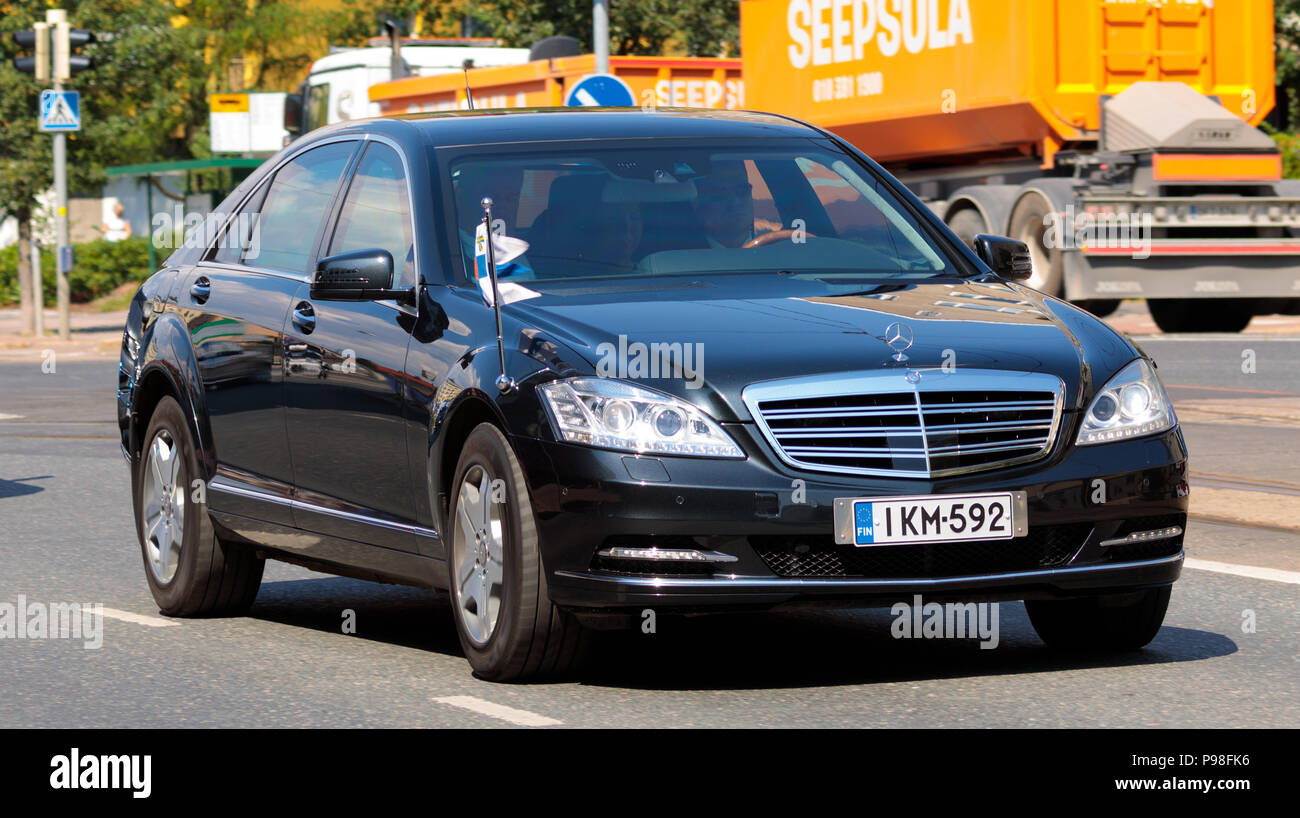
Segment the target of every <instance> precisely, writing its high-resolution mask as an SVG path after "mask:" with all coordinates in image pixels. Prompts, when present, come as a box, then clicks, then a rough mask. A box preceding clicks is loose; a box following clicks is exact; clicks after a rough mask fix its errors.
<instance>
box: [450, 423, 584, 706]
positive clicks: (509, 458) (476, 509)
mask: <svg viewBox="0 0 1300 818" xmlns="http://www.w3.org/2000/svg"><path fill="white" fill-rule="evenodd" d="M496 481H501V482H500V483H498V482H496ZM494 487H496V488H494ZM501 488H504V493H503V494H501V495H496V496H497V497H499V498H500V500H501V501H499V502H493V499H494V494H495V492H496V491H499V490H500V489H501ZM446 528H447V530H449V531H451V532H452V537H451V540H450V542H449V544H448V570H449V579H450V581H451V582H450V585H451V608H452V615H453V617H454V618H455V620H456V632H457V634H458V635H459V636H460V644H461V647H462V648H464V650H465V657H466V658H467V659H468V660H469V663H470V665H471V666H472V667H473V668H474V673H475V674H476V675H478V676H479V677H480V678H483V679H486V680H488V681H493V682H517V681H524V680H527V679H533V678H539V677H560V676H564V675H566V674H567V673H569V672H570V671H572V670H573V669H574V668H575V667H576V666H577V665H578V664H579V662H580V660H581V656H582V652H583V647H584V643H585V641H586V639H585V636H586V634H585V633H584V631H583V628H582V625H581V623H579V622H578V620H577V619H576V618H575V617H574V616H573V615H572V614H570V613H568V612H566V611H563V610H560V609H559V608H557V607H556V606H555V605H554V604H552V602H551V599H550V596H549V594H548V593H547V588H546V573H545V569H544V568H543V565H542V555H541V550H540V544H539V537H538V534H537V523H536V520H535V518H534V517H533V506H532V502H531V501H530V499H529V496H528V487H527V485H526V484H525V482H524V475H523V470H522V469H521V468H520V466H519V461H518V459H516V458H515V454H514V451H513V450H512V449H511V448H510V444H509V442H508V441H507V440H506V438H505V435H503V434H502V433H501V431H500V430H499V429H497V427H496V426H494V425H492V424H491V423H481V424H479V425H478V426H477V427H475V429H474V430H473V431H472V432H470V435H469V437H468V438H467V439H466V440H465V446H464V448H463V449H462V450H461V455H460V461H459V462H458V463H457V465H456V477H455V479H454V480H453V481H452V493H451V508H450V515H449V518H448V525H447V527H446ZM480 597H481V598H482V603H483V604H480V599H479V598H480Z"/></svg>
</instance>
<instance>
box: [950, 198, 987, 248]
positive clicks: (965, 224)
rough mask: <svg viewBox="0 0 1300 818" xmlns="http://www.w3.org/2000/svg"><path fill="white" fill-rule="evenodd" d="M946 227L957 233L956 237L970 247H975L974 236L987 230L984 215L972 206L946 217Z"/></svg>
mask: <svg viewBox="0 0 1300 818" xmlns="http://www.w3.org/2000/svg"><path fill="white" fill-rule="evenodd" d="M948 229H949V230H951V231H952V232H954V233H956V234H957V238H959V239H961V240H962V243H963V244H965V245H966V246H967V247H970V248H971V249H974V248H975V237H976V236H978V235H979V234H980V233H987V232H989V226H988V225H987V224H985V222H984V217H983V216H981V215H980V212H979V211H978V210H976V209H975V208H973V207H967V208H963V209H961V210H958V211H957V212H956V213H954V214H953V215H952V216H949V217H948Z"/></svg>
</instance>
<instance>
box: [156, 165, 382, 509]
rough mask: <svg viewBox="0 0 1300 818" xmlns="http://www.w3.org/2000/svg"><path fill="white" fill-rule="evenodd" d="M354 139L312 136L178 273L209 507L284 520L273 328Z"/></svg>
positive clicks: (279, 363)
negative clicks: (201, 408) (201, 421)
mask: <svg viewBox="0 0 1300 818" xmlns="http://www.w3.org/2000/svg"><path fill="white" fill-rule="evenodd" d="M357 144H358V143H357V141H356V140H350V141H343V142H333V143H329V144H325V145H321V146H319V147H315V148H312V149H309V150H307V151H304V152H303V153H300V154H298V155H296V156H295V157H293V158H291V159H290V160H289V161H287V162H285V163H284V164H283V165H281V166H280V167H279V168H278V169H276V170H275V172H274V173H273V174H271V175H269V176H268V180H267V182H265V183H263V184H262V185H261V187H259V189H258V190H257V191H256V192H254V193H253V194H252V196H250V198H249V199H248V200H247V201H246V202H245V203H244V205H243V206H242V207H241V209H240V210H239V211H238V212H237V213H236V214H235V217H234V218H233V219H232V220H231V221H230V222H229V225H228V227H227V229H226V230H225V231H224V232H223V233H222V235H221V237H220V238H219V239H218V240H217V242H216V243H215V244H214V245H213V246H212V247H210V248H209V249H208V251H207V253H206V254H205V257H204V259H203V260H201V261H200V262H199V263H198V264H196V265H195V266H194V268H192V269H191V270H190V271H189V272H188V273H187V274H186V275H185V276H184V277H183V278H182V280H181V281H180V282H179V285H180V286H179V287H178V288H177V291H176V301H177V308H178V309H179V310H180V312H181V314H182V315H183V316H184V317H185V321H186V324H187V326H188V328H189V332H190V338H191V343H192V346H193V348H194V355H195V363H196V366H197V369H198V375H199V379H200V381H201V383H202V385H203V394H204V403H205V406H206V408H207V415H208V421H209V424H210V428H211V433H212V441H213V450H214V452H215V457H216V461H217V462H216V476H215V478H214V479H213V480H212V482H211V483H210V488H211V489H212V490H211V491H210V492H209V504H210V507H211V509H212V511H214V512H217V513H223V512H224V513H227V514H233V515H238V516H242V517H248V518H252V519H257V520H264V521H268V522H273V523H280V524H283V525H292V524H293V520H292V513H291V511H290V508H289V502H290V500H291V488H292V484H293V469H292V466H291V464H290V460H289V447H288V446H287V445H286V444H285V435H284V422H285V418H284V400H285V395H284V367H283V352H282V345H283V334H282V333H283V328H284V325H285V321H286V318H287V316H288V313H289V308H290V306H291V304H292V303H293V297H294V295H295V294H296V293H297V291H298V289H299V288H300V287H302V286H304V282H305V281H306V268H307V257H308V255H309V252H310V250H311V247H312V242H313V241H314V239H315V238H316V236H317V235H318V234H319V232H320V230H321V229H322V227H323V225H324V222H325V217H326V215H327V213H328V212H329V205H330V203H331V201H332V199H333V196H334V191H335V188H336V187H337V186H338V183H339V180H340V178H341V177H342V175H343V171H344V169H345V168H346V166H347V162H348V159H349V157H350V156H351V155H352V153H353V151H354V150H355V149H356V147H357ZM304 235H305V236H306V237H307V238H306V240H305V241H304V240H303V238H302V237H303V236H304Z"/></svg>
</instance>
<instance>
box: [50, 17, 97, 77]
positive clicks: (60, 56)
mask: <svg viewBox="0 0 1300 818" xmlns="http://www.w3.org/2000/svg"><path fill="white" fill-rule="evenodd" d="M94 41H95V35H94V33H92V32H89V31H85V30H83V29H80V28H73V27H72V26H71V25H70V24H69V23H67V22H62V23H56V24H55V25H54V65H53V69H54V79H55V80H57V81H63V80H69V79H72V75H73V74H79V73H81V72H82V71H85V70H86V69H87V68H90V57H87V56H85V55H84V54H76V53H74V52H75V51H76V50H77V49H79V48H82V47H83V46H85V45H87V44H88V43H92V42H94Z"/></svg>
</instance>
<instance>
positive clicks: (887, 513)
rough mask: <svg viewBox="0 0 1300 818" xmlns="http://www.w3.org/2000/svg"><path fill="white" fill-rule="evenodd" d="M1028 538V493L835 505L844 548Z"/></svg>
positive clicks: (838, 539)
mask: <svg viewBox="0 0 1300 818" xmlns="http://www.w3.org/2000/svg"><path fill="white" fill-rule="evenodd" d="M1028 533H1029V512H1028V510H1027V504H1026V498H1025V492H1023V491H1000V492H990V493H982V494H932V495H917V496H913V497H846V498H841V499H836V500H835V542H837V543H840V544H842V545H857V546H869V545H898V544H903V543H932V542H960V541H962V540H1010V539H1012V538H1015V537H1023V536H1025V535H1026V534H1028Z"/></svg>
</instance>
